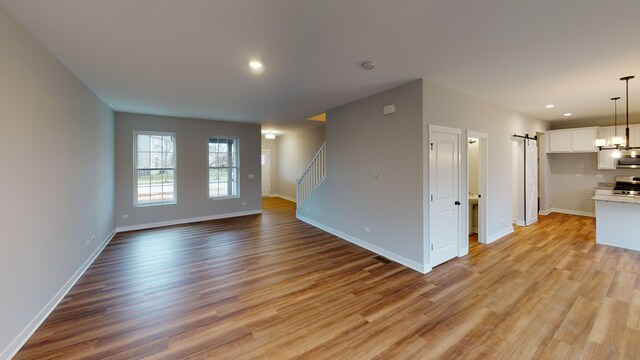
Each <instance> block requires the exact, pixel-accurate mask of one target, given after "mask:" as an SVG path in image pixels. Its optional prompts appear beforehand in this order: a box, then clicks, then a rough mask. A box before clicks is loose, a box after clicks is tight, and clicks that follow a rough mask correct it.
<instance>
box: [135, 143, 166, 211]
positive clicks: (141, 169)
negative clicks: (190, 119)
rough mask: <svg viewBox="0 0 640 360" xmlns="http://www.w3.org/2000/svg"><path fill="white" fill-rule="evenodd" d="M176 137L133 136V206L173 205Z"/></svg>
mask: <svg viewBox="0 0 640 360" xmlns="http://www.w3.org/2000/svg"><path fill="white" fill-rule="evenodd" d="M175 138H176V137H175V134H167V133H145V132H136V133H134V151H135V164H134V176H135V181H136V186H135V195H134V205H136V206H146V205H161V204H175V203H176V181H175V172H176V158H175V155H176V142H175Z"/></svg>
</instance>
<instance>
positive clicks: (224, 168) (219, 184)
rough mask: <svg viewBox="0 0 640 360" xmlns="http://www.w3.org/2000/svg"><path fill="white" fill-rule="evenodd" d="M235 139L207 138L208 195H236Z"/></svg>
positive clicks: (236, 161) (236, 159)
mask: <svg viewBox="0 0 640 360" xmlns="http://www.w3.org/2000/svg"><path fill="white" fill-rule="evenodd" d="M237 163H238V156H237V139H223V138H218V139H216V138H211V139H209V196H210V197H227V196H237V195H238V179H237V173H238V169H237V168H236V166H237Z"/></svg>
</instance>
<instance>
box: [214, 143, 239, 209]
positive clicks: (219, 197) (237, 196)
mask: <svg viewBox="0 0 640 360" xmlns="http://www.w3.org/2000/svg"><path fill="white" fill-rule="evenodd" d="M211 139H227V140H228V139H231V140H234V141H235V144H236V164H237V165H236V166H234V167H227V168H235V169H237V171H238V181H237V187H238V189H237V192H236V193H237V195H229V196H211V191H210V190H209V185H210V179H209V171H210V170H211V169H221V168H215V167H211V166H209V156H211V152H210V151H209V142H210V141H211ZM241 178H242V177H241V176H240V138H239V137H237V136H228V135H210V136H208V137H207V197H208V198H209V200H228V199H238V198H240V179H241Z"/></svg>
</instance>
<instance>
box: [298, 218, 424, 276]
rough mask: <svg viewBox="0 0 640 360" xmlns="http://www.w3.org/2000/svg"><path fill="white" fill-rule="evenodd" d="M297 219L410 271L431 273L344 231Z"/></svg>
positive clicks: (307, 219)
mask: <svg viewBox="0 0 640 360" xmlns="http://www.w3.org/2000/svg"><path fill="white" fill-rule="evenodd" d="M296 217H297V218H298V219H299V220H302V221H304V222H306V223H307V224H309V225H312V226H315V227H317V228H318V229H321V230H324V231H326V232H328V233H330V234H333V235H335V236H337V237H339V238H341V239H344V240H347V241H348V242H350V243H353V244H355V245H358V246H360V247H363V248H365V249H367V250H369V251H372V252H374V253H376V254H378V255H382V256H384V257H386V258H388V259H391V260H393V261H395V262H397V263H398V264H402V265H404V266H406V267H408V268H410V269H413V270H415V271H418V272H420V273H422V274H426V273H428V272H429V271H431V267H427V266H424V265H423V264H420V263H418V262H416V261H413V260H409V259H407V258H405V257H404V256H401V255H398V254H396V253H394V252H392V251H389V250H386V249H383V248H381V247H379V246H377V245H373V244H370V243H368V242H366V241H364V240H361V239H358V238H356V237H353V236H351V235H348V234H345V233H343V232H342V231H339V230H336V229H334V228H331V227H329V226H326V225H323V224H320V223H319V222H316V221H314V220H311V219H309V218H306V217H304V216H302V215H300V214H296Z"/></svg>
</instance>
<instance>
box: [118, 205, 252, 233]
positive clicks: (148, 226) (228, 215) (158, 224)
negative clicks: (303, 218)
mask: <svg viewBox="0 0 640 360" xmlns="http://www.w3.org/2000/svg"><path fill="white" fill-rule="evenodd" d="M256 214H262V210H250V211H239V212H234V213H226V214H218V215H210V216H201V217H195V218H189V219H179V220H169V221H160V222H155V223H148V224H140V225H130V226H120V227H118V228H117V229H116V231H117V232H124V231H134V230H144V229H153V228H158V227H163V226H172V225H181V224H188V223H193V222H199V221H210V220H218V219H226V218H232V217H238V216H247V215H256Z"/></svg>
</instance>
